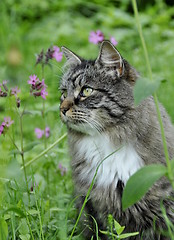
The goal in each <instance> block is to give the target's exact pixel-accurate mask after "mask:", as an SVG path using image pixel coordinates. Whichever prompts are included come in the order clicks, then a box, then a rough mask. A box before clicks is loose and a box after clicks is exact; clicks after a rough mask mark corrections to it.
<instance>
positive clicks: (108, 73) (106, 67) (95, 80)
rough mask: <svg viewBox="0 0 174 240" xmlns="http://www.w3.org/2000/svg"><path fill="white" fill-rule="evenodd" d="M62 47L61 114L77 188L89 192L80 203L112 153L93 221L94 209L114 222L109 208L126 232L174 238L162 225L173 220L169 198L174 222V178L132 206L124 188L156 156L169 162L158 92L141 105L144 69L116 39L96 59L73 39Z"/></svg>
mask: <svg viewBox="0 0 174 240" xmlns="http://www.w3.org/2000/svg"><path fill="white" fill-rule="evenodd" d="M62 51H63V53H64V55H65V57H66V59H67V62H66V68H65V72H64V74H63V77H62V81H61V86H60V89H61V92H62V96H61V104H60V115H61V119H62V121H63V122H64V123H65V124H66V125H67V129H68V140H69V152H70V155H71V157H72V170H73V177H74V182H75V188H76V194H77V196H81V201H79V202H78V204H77V205H78V207H79V208H80V207H81V204H82V203H83V200H84V197H85V196H86V193H87V191H88V189H89V186H90V184H91V181H92V178H93V176H94V174H95V171H96V168H97V166H98V165H99V163H100V162H101V161H102V160H103V159H104V158H106V157H107V156H109V155H110V156H109V157H108V158H106V159H105V161H104V162H103V163H102V164H101V166H100V167H99V170H98V173H97V177H96V181H95V184H94V187H93V189H92V191H91V194H90V199H89V201H88V202H87V204H86V209H85V213H86V214H85V215H84V217H88V218H89V220H88V223H87V225H88V224H89V222H90V219H92V218H91V216H90V215H92V216H93V217H94V218H95V219H96V221H97V223H98V225H99V229H101V230H106V225H107V216H108V214H112V215H113V217H114V218H115V219H116V220H117V221H118V222H119V223H120V224H121V225H123V226H126V232H136V231H138V232H139V233H140V234H139V235H138V236H136V237H131V239H136V240H140V239H143V240H154V239H155V240H156V239H169V238H167V237H165V236H162V234H161V229H166V228H167V227H166V223H165V220H164V217H163V214H162V213H161V205H160V204H161V202H162V203H163V205H164V207H165V209H166V212H167V216H168V218H169V219H170V220H171V221H172V222H174V212H173V211H172V208H173V202H172V200H171V198H170V200H169V197H173V191H172V189H171V186H170V184H169V182H168V180H167V179H166V178H162V179H160V180H159V181H158V182H156V183H155V184H154V186H153V187H152V188H151V189H150V190H149V191H148V193H147V194H146V195H145V196H144V197H143V199H142V200H140V201H139V202H138V203H136V204H134V205H133V206H131V207H129V208H128V209H127V210H126V211H123V210H122V204H121V199H122V192H123V189H124V187H125V185H126V183H127V181H128V179H129V178H130V176H131V175H132V174H134V173H135V172H136V171H137V170H138V169H140V168H141V167H143V166H145V165H148V164H153V163H162V164H165V157H164V151H163V144H162V140H161V133H160V126H159V122H158V119H157V113H156V109H155V105H154V100H153V98H152V97H149V98H147V99H146V100H144V101H143V102H142V103H141V104H140V105H139V106H137V107H135V105H134V98H133V87H134V85H135V82H136V80H137V78H138V76H139V75H138V73H137V72H136V70H135V69H134V68H133V67H132V66H131V65H130V64H129V63H128V62H127V61H126V60H125V59H124V58H123V57H122V56H121V55H120V53H119V52H118V50H117V49H116V48H115V47H114V46H113V45H112V44H111V43H110V42H109V41H103V42H102V43H101V45H100V50H99V55H98V57H97V59H96V60H84V59H82V58H81V57H79V56H77V55H76V54H74V53H73V52H72V51H70V50H69V49H67V48H65V47H62ZM160 111H161V115H162V120H163V123H164V128H165V134H166V139H167V143H168V150H169V155H170V157H171V158H172V157H173V156H174V148H173V144H174V128H173V126H172V124H171V121H170V119H169V117H168V115H167V113H166V112H165V110H164V108H163V107H162V106H160ZM116 150H118V151H116ZM114 151H116V152H115V153H113V152H114ZM111 153H113V154H111ZM80 202H81V203H80ZM85 223H86V221H85ZM154 228H155V230H154ZM90 229H91V228H90ZM92 235H93V236H94V238H95V233H94V232H93V231H92V230H91V232H90V230H89V231H88V232H86V238H85V239H91V236H92ZM100 237H101V239H109V237H108V238H107V237H106V236H105V235H101V236H100Z"/></svg>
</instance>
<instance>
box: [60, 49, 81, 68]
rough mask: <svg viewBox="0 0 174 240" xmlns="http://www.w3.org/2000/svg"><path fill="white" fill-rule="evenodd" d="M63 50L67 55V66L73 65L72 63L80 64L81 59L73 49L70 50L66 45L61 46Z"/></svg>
mask: <svg viewBox="0 0 174 240" xmlns="http://www.w3.org/2000/svg"><path fill="white" fill-rule="evenodd" d="M61 50H62V52H63V54H64V56H65V57H66V60H67V63H66V65H67V66H69V65H70V66H71V65H78V64H81V59H80V58H79V57H78V56H77V55H76V54H75V53H73V52H72V51H70V50H69V49H68V48H66V47H61Z"/></svg>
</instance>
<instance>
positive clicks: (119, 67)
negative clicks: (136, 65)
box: [96, 40, 124, 77]
mask: <svg viewBox="0 0 174 240" xmlns="http://www.w3.org/2000/svg"><path fill="white" fill-rule="evenodd" d="M96 62H99V63H102V64H103V65H105V66H107V67H116V72H117V75H118V77H121V76H122V75H123V73H124V63H123V59H122V57H121V55H120V53H119V52H118V51H117V49H116V48H115V47H114V45H113V44H112V43H111V42H110V41H107V40H104V41H103V42H102V43H101V46H100V52H99V56H98V58H97V60H96Z"/></svg>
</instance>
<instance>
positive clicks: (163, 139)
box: [132, 0, 174, 188]
mask: <svg viewBox="0 0 174 240" xmlns="http://www.w3.org/2000/svg"><path fill="white" fill-rule="evenodd" d="M132 5H133V9H134V14H135V19H136V23H137V26H138V32H139V35H140V39H141V43H142V46H143V51H144V55H145V59H146V65H147V69H148V74H149V78H150V80H151V81H153V77H152V70H151V66H150V61H149V56H148V51H147V47H146V43H145V40H144V37H143V32H142V27H141V23H140V20H139V14H138V9H137V3H136V0H132ZM153 98H154V102H155V106H156V111H157V117H158V121H159V124H160V130H161V137H162V142H163V148H164V154H165V158H166V164H167V170H168V177H169V180H170V181H171V184H172V186H173V188H174V184H173V174H172V168H171V163H170V159H169V153H168V148H167V141H166V137H165V131H164V125H163V121H162V117H161V112H160V108H159V102H158V98H157V95H156V93H154V94H153Z"/></svg>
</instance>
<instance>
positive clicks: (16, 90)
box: [10, 86, 21, 97]
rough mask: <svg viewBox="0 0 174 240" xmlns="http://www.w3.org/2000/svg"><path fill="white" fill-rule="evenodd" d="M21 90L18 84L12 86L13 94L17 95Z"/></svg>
mask: <svg viewBox="0 0 174 240" xmlns="http://www.w3.org/2000/svg"><path fill="white" fill-rule="evenodd" d="M20 91H21V90H20V89H19V88H18V86H16V87H14V88H11V92H10V94H11V95H14V96H15V97H17V94H18V93H19V92H20Z"/></svg>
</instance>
